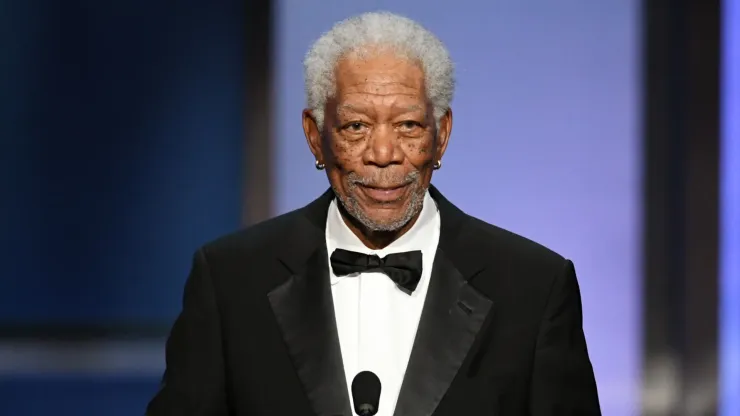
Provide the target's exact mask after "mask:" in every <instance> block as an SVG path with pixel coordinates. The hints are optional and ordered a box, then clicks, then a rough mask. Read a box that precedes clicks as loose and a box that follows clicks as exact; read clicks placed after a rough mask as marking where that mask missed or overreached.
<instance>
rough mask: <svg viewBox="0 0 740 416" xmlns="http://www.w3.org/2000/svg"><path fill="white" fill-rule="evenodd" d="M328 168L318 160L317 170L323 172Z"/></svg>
mask: <svg viewBox="0 0 740 416" xmlns="http://www.w3.org/2000/svg"><path fill="white" fill-rule="evenodd" d="M325 167H326V165H324V164H323V163H321V162H319V159H316V169H317V170H323V169H324V168H325Z"/></svg>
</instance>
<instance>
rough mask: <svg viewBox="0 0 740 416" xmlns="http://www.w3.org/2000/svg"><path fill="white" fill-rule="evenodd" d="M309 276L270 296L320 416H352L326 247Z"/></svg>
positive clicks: (313, 259)
mask: <svg viewBox="0 0 740 416" xmlns="http://www.w3.org/2000/svg"><path fill="white" fill-rule="evenodd" d="M322 247H323V249H321V248H319V249H317V250H315V251H314V253H313V255H311V256H310V258H309V259H308V261H307V262H306V267H305V269H304V270H305V271H303V272H301V273H298V274H294V275H293V276H292V277H291V278H290V279H288V280H287V281H286V282H285V283H284V284H282V285H280V286H278V287H277V288H275V289H274V290H273V291H271V292H270V293H269V295H268V297H269V300H270V305H271V306H272V311H273V313H274V314H275V317H276V318H277V321H278V324H279V325H280V329H281V331H282V334H283V339H284V341H285V344H286V345H287V348H288V352H289V353H290V357H291V359H292V360H293V365H294V367H295V370H296V372H297V373H298V377H299V378H300V380H301V382H302V383H303V387H304V389H305V391H306V395H307V396H308V399H309V401H310V402H311V406H312V408H313V411H314V412H315V413H316V415H317V416H339V415H342V416H349V415H351V414H352V408H351V406H350V401H349V393H348V389H347V382H346V378H345V374H344V364H343V363H342V354H341V349H340V346H339V336H338V333H337V325H336V319H335V316H334V303H333V300H332V293H331V286H330V284H329V277H328V276H329V268H328V261H327V255H326V246H325V245H324V246H322Z"/></svg>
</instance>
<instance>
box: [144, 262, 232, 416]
mask: <svg viewBox="0 0 740 416" xmlns="http://www.w3.org/2000/svg"><path fill="white" fill-rule="evenodd" d="M225 391H226V389H225V371H224V357H223V349H222V335H221V323H220V317H219V311H218V306H217V303H216V296H215V293H214V288H213V282H212V281H211V276H210V272H209V269H208V263H207V261H206V256H205V253H204V251H203V249H200V250H198V251H197V252H196V253H195V254H194V256H193V264H192V268H191V271H190V275H189V276H188V279H187V282H186V283H185V290H184V296H183V306H182V310H181V312H180V315H179V316H178V318H177V320H176V321H175V324H174V326H173V327H172V330H171V332H170V336H169V338H168V339H167V345H166V369H165V372H164V376H163V377H162V383H161V386H160V390H159V392H158V393H157V394H156V395H155V396H154V398H153V399H152V400H151V402H150V403H149V406H148V407H147V416H221V415H227V414H228V408H227V402H226V392H225Z"/></svg>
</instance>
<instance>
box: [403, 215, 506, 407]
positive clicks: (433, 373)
mask: <svg viewBox="0 0 740 416" xmlns="http://www.w3.org/2000/svg"><path fill="white" fill-rule="evenodd" d="M443 218H444V217H443ZM491 306H492V302H491V300H490V299H488V298H487V297H485V296H484V295H483V294H481V293H480V292H478V291H477V290H476V289H475V288H473V287H472V286H470V285H469V284H468V283H467V281H466V280H465V279H464V277H463V275H462V274H461V273H460V271H458V269H457V268H455V266H454V265H453V264H452V262H451V261H450V260H449V259H448V258H447V256H446V255H445V252H444V251H442V249H438V250H437V253H436V255H435V258H434V268H433V269H432V276H431V280H430V282H429V291H428V292H427V299H426V301H425V304H424V310H423V311H422V315H421V321H420V322H419V329H418V331H417V334H416V339H415V341H414V347H413V349H412V352H411V358H410V359H409V364H408V367H407V370H406V375H405V377H404V380H403V384H402V386H401V392H400V395H399V398H398V403H397V404H396V410H395V413H394V415H396V416H429V415H431V414H432V413H434V410H435V409H436V408H437V405H438V404H439V402H440V401H441V400H442V397H443V396H444V394H445V392H447V389H448V388H449V387H450V384H451V383H452V380H453V379H454V378H455V375H456V374H457V372H458V370H459V369H460V366H461V365H462V363H463V360H464V359H465V357H466V356H467V355H468V352H469V350H470V347H471V345H472V344H473V341H474V340H475V337H476V335H477V334H478V331H479V330H480V328H481V326H482V325H483V322H484V321H485V319H486V316H487V315H488V312H489V311H490V309H491Z"/></svg>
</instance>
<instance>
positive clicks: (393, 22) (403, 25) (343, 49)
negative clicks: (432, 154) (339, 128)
mask: <svg viewBox="0 0 740 416" xmlns="http://www.w3.org/2000/svg"><path fill="white" fill-rule="evenodd" d="M372 47H380V48H389V49H390V50H392V51H394V52H396V53H398V54H399V56H402V57H406V58H409V59H413V60H415V61H417V62H419V63H420V64H421V68H422V70H423V71H424V77H425V88H426V92H427V98H428V99H429V100H430V101H431V103H432V106H433V108H434V120H435V122H437V123H439V119H440V118H441V117H442V116H443V115H444V114H445V112H447V110H448V109H449V108H450V102H451V101H452V96H453V94H454V92H455V78H454V65H453V63H452V60H451V59H450V56H449V53H448V52H447V48H445V46H444V45H443V44H442V42H441V41H440V40H439V39H437V37H436V36H434V34H432V33H431V32H430V31H428V30H427V29H425V28H424V27H422V26H421V25H420V24H418V23H416V22H414V21H413V20H411V19H408V18H406V17H402V16H398V15H395V14H393V13H389V12H372V13H364V14H361V15H359V16H355V17H351V18H349V19H346V20H343V21H341V22H339V23H337V24H335V25H334V27H333V28H332V29H331V30H330V31H329V32H327V33H325V34H324V35H323V36H321V37H320V38H319V39H318V40H317V41H316V42H315V43H314V44H313V46H311V49H309V51H308V53H307V54H306V58H305V60H304V61H303V67H304V71H305V82H306V100H307V106H308V108H309V109H311V111H312V112H313V116H314V117H315V118H316V123H317V124H318V127H319V129H322V128H323V124H324V108H325V106H326V101H327V100H328V99H329V98H331V97H332V96H333V95H334V94H335V93H336V91H335V88H336V80H335V70H336V65H337V62H339V60H340V59H342V58H343V57H344V56H345V55H347V54H348V53H350V52H360V53H363V52H365V51H366V50H367V48H372Z"/></svg>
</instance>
